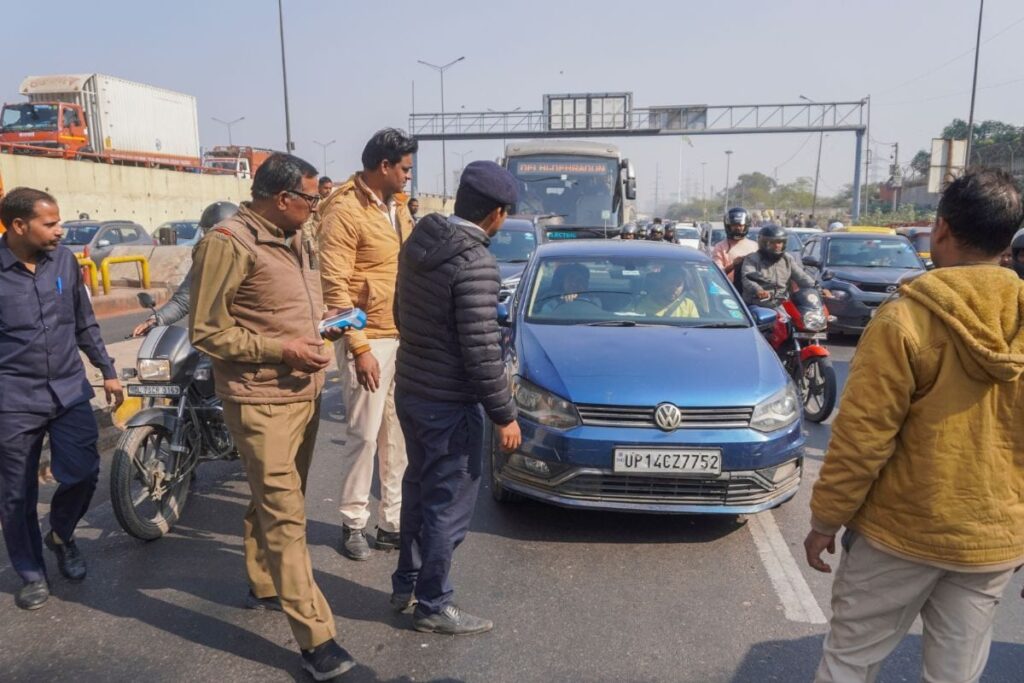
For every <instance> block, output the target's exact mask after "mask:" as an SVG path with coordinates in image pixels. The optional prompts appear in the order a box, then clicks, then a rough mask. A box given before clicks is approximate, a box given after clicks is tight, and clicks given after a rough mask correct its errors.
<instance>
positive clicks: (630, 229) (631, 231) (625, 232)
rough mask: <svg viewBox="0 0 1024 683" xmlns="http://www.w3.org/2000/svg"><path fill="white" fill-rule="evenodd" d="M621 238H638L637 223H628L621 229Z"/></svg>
mask: <svg viewBox="0 0 1024 683" xmlns="http://www.w3.org/2000/svg"><path fill="white" fill-rule="evenodd" d="M619 238H621V239H624V240H635V239H636V223H626V224H625V225H623V226H622V229H621V230H620V231H619Z"/></svg>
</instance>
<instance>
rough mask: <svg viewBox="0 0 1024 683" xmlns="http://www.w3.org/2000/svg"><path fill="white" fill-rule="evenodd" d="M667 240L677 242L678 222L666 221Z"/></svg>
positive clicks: (672, 242)
mask: <svg viewBox="0 0 1024 683" xmlns="http://www.w3.org/2000/svg"><path fill="white" fill-rule="evenodd" d="M665 241H666V242H669V243H671V244H675V243H676V224H675V223H666V224H665Z"/></svg>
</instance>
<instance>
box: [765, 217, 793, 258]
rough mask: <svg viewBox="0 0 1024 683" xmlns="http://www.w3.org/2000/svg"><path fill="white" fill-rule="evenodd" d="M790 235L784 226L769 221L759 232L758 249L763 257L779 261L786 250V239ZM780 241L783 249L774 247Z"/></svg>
mask: <svg viewBox="0 0 1024 683" xmlns="http://www.w3.org/2000/svg"><path fill="white" fill-rule="evenodd" d="M788 238H789V235H788V234H787V233H786V229H785V228H783V227H782V226H779V225H775V224H774V223H769V224H768V225H766V226H764V227H763V228H761V231H760V232H759V233H757V251H758V253H759V254H761V257H762V258H764V259H766V260H768V261H778V260H779V259H780V258H782V255H783V254H784V253H785V252H786V241H787V240H788ZM779 242H781V243H782V251H778V250H776V249H774V248H773V246H774V245H777V244H778V243H779Z"/></svg>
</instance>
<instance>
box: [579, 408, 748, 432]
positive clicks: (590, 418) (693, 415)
mask: <svg viewBox="0 0 1024 683" xmlns="http://www.w3.org/2000/svg"><path fill="white" fill-rule="evenodd" d="M576 409H577V410H579V413H580V419H581V420H582V421H583V424H585V425H589V426H592V427H653V428H657V424H655V422H654V410H655V409H654V408H653V407H650V408H648V407H633V406H602V405H589V404H577V405H576ZM679 412H680V413H681V414H682V422H681V423H680V424H679V429H743V428H746V427H749V426H750V418H751V417H752V416H753V415H754V409H753V408H750V407H739V408H736V407H733V408H680V409H679Z"/></svg>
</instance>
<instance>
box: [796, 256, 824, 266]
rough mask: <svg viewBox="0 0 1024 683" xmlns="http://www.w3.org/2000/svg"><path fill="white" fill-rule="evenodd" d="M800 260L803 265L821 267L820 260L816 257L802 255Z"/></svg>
mask: <svg viewBox="0 0 1024 683" xmlns="http://www.w3.org/2000/svg"><path fill="white" fill-rule="evenodd" d="M800 260H801V261H803V264H804V265H805V266H810V267H811V268H820V267H821V261H819V260H818V259H816V258H814V257H813V256H804V257H803V258H801V259H800Z"/></svg>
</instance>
